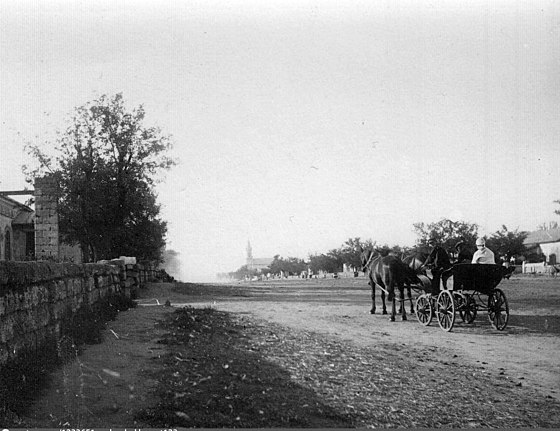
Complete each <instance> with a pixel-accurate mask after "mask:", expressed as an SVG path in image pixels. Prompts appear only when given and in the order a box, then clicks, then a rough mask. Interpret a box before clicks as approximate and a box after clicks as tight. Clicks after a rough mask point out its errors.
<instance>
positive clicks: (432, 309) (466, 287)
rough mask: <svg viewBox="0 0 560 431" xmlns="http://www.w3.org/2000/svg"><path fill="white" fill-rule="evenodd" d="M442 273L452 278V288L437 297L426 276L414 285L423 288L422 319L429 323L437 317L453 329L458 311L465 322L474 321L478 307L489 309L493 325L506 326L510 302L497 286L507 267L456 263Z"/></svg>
mask: <svg viewBox="0 0 560 431" xmlns="http://www.w3.org/2000/svg"><path fill="white" fill-rule="evenodd" d="M443 275H444V276H448V277H449V279H451V280H452V284H453V285H452V289H451V288H450V289H445V288H444V290H441V292H440V293H439V295H437V297H435V296H434V295H432V294H431V293H428V292H427V290H429V288H428V289H427V288H426V287H427V283H426V282H425V280H422V279H420V281H421V283H419V284H417V285H412V286H411V287H412V288H413V289H415V290H421V291H423V293H422V294H420V295H419V296H418V298H417V299H416V317H417V318H418V321H419V322H420V323H422V324H423V325H429V324H430V323H431V322H432V319H433V318H434V317H435V318H437V321H438V323H439V326H440V327H441V328H442V329H443V330H444V331H451V329H452V328H453V325H454V324H455V319H456V316H457V314H458V315H459V317H460V318H461V320H462V321H463V322H466V323H472V322H473V321H474V319H475V318H476V316H477V314H478V312H479V311H486V312H487V313H488V320H489V321H490V323H491V324H492V326H493V327H494V328H496V329H497V330H498V331H502V330H504V329H505V328H506V326H507V323H508V319H509V306H508V302H507V299H506V295H505V294H504V292H503V291H502V290H501V289H498V288H497V286H498V285H499V284H500V282H501V281H502V278H503V277H504V267H502V266H501V265H482V264H469V263H465V264H456V265H454V266H452V267H451V268H449V269H448V270H447V271H446V272H444V274H443ZM451 277H452V278H451ZM444 278H447V277H444Z"/></svg>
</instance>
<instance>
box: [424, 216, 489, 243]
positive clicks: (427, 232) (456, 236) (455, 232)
mask: <svg viewBox="0 0 560 431" xmlns="http://www.w3.org/2000/svg"><path fill="white" fill-rule="evenodd" d="M413 226H414V230H415V231H416V234H417V235H418V240H417V241H416V244H417V246H425V245H427V243H428V241H429V240H430V239H431V238H435V239H436V240H437V241H438V242H440V243H441V244H442V246H443V248H445V249H447V250H451V249H452V248H454V247H455V244H457V243H458V242H459V241H460V240H463V241H465V242H466V243H467V244H474V243H475V241H476V238H477V237H478V225H477V224H474V223H467V222H464V221H453V220H449V219H441V220H440V221H438V222H435V223H429V224H427V225H426V224H424V223H414V224H413Z"/></svg>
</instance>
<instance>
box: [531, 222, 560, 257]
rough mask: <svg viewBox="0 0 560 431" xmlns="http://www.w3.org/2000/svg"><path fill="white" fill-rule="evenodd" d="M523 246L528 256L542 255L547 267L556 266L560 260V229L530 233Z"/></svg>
mask: <svg viewBox="0 0 560 431" xmlns="http://www.w3.org/2000/svg"><path fill="white" fill-rule="evenodd" d="M523 244H524V245H525V247H526V248H527V252H528V254H543V255H544V256H545V258H546V262H547V263H548V264H549V265H556V264H557V263H558V262H559V260H560V259H559V258H560V228H556V229H546V230H536V231H534V232H531V233H529V235H527V238H525V241H523Z"/></svg>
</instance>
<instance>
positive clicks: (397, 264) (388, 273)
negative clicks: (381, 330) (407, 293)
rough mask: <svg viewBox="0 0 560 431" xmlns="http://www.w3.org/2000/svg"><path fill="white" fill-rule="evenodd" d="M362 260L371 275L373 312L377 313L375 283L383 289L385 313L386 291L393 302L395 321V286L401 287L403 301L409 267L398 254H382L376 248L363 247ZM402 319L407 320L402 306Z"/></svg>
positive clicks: (384, 312) (392, 311) (384, 309)
mask: <svg viewBox="0 0 560 431" xmlns="http://www.w3.org/2000/svg"><path fill="white" fill-rule="evenodd" d="M360 260H361V263H362V270H363V271H364V272H367V273H368V275H369V285H370V286H371V302H372V307H371V311H370V313H371V314H374V313H375V285H377V286H379V288H380V289H381V301H382V302H383V314H387V307H386V306H385V293H387V296H388V299H389V301H391V302H392V303H393V308H392V310H391V322H394V321H395V315H396V313H395V309H396V298H395V287H396V288H398V289H399V293H400V300H401V303H402V301H404V282H405V278H406V275H407V267H406V266H405V265H404V264H403V262H402V261H401V260H400V259H399V258H398V257H396V256H392V255H388V256H382V255H381V254H380V253H379V252H378V251H375V250H364V249H361V254H360ZM401 313H402V320H406V311H405V308H404V307H401Z"/></svg>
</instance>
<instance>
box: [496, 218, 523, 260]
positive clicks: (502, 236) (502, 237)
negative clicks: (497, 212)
mask: <svg viewBox="0 0 560 431" xmlns="http://www.w3.org/2000/svg"><path fill="white" fill-rule="evenodd" d="M527 235H528V232H519V231H518V229H516V230H514V231H510V230H508V228H507V227H506V226H505V225H503V226H502V229H500V230H497V231H496V232H495V233H493V234H492V235H491V236H490V238H488V239H487V240H486V245H487V246H488V248H489V249H490V250H492V251H493V252H494V254H495V255H496V260H497V259H498V258H499V257H501V256H506V257H508V258H510V257H511V256H521V255H523V254H525V252H526V248H525V245H524V244H523V241H524V240H525V238H527Z"/></svg>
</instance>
